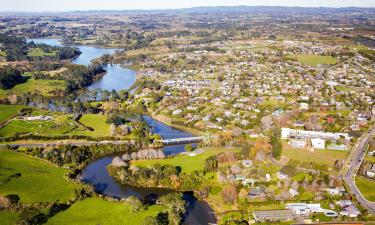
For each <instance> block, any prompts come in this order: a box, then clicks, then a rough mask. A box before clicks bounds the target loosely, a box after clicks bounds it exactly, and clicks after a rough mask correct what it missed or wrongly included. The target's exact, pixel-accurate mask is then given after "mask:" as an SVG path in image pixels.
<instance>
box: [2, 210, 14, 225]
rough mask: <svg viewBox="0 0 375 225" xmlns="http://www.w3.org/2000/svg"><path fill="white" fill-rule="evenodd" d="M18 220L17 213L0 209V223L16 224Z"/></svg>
mask: <svg viewBox="0 0 375 225" xmlns="http://www.w3.org/2000/svg"><path fill="white" fill-rule="evenodd" d="M17 220H18V214H17V213H14V212H5V211H0V225H16V224H17Z"/></svg>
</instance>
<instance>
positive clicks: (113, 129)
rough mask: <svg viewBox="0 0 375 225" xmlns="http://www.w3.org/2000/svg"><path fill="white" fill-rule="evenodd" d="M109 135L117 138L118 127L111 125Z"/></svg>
mask: <svg viewBox="0 0 375 225" xmlns="http://www.w3.org/2000/svg"><path fill="white" fill-rule="evenodd" d="M109 133H110V134H111V136H115V135H116V125H115V124H113V123H111V125H109Z"/></svg>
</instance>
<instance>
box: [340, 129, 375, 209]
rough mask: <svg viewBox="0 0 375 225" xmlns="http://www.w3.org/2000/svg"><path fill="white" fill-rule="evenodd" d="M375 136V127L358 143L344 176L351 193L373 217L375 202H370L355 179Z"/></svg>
mask: <svg viewBox="0 0 375 225" xmlns="http://www.w3.org/2000/svg"><path fill="white" fill-rule="evenodd" d="M374 134H375V128H374V127H373V128H372V129H371V131H370V132H368V133H366V134H365V135H364V136H362V138H361V139H360V140H359V141H358V143H357V145H356V146H355V147H354V148H353V150H352V153H351V154H350V156H349V158H348V160H350V161H349V167H348V169H347V171H346V173H345V175H344V181H345V183H346V184H347V185H348V186H349V188H350V191H351V192H352V193H353V194H354V195H355V196H356V198H357V200H358V201H359V202H360V203H361V205H362V206H363V207H365V208H366V209H367V210H368V211H370V212H371V213H372V214H373V215H375V202H370V201H368V200H367V199H366V198H365V197H364V196H363V195H362V193H361V192H360V190H359V189H358V187H357V185H356V184H355V177H356V175H357V171H358V169H359V166H360V165H361V164H362V161H363V159H364V158H365V156H366V152H365V151H366V146H367V143H368V142H369V140H370V138H371V136H373V135H374Z"/></svg>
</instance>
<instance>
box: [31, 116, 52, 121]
mask: <svg viewBox="0 0 375 225" xmlns="http://www.w3.org/2000/svg"><path fill="white" fill-rule="evenodd" d="M24 120H26V121H37V120H41V121H47V120H53V118H52V117H50V116H43V115H39V116H27V117H24Z"/></svg>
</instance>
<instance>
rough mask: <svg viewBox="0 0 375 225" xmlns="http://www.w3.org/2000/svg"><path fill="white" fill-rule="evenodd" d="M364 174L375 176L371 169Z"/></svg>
mask: <svg viewBox="0 0 375 225" xmlns="http://www.w3.org/2000/svg"><path fill="white" fill-rule="evenodd" d="M365 175H366V176H367V177H370V178H374V177H375V172H373V171H366V172H365Z"/></svg>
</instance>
